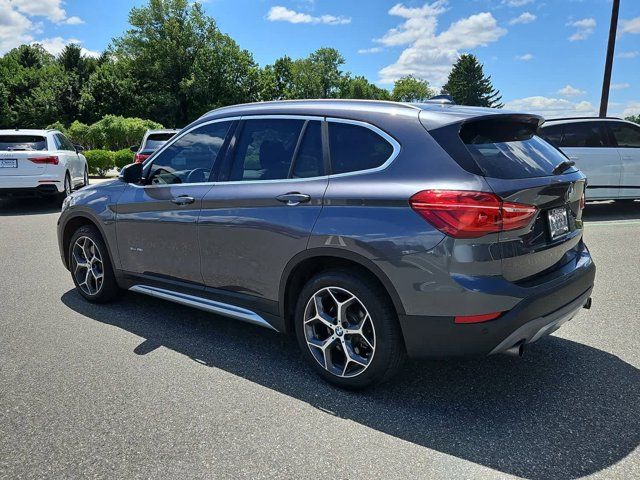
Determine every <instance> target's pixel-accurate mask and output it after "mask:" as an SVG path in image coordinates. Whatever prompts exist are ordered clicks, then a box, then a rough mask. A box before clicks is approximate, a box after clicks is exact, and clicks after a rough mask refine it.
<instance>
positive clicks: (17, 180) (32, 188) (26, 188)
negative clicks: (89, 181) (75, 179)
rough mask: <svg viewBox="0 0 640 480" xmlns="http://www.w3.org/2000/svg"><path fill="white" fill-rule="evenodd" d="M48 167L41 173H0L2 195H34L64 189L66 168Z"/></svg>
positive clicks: (57, 191) (53, 192)
mask: <svg viewBox="0 0 640 480" xmlns="http://www.w3.org/2000/svg"><path fill="white" fill-rule="evenodd" d="M47 167H48V168H47V171H46V172H45V173H44V174H40V175H6V176H5V175H0V195H2V196H33V195H47V194H55V193H60V192H62V191H64V172H65V171H64V168H63V169H60V172H57V171H56V170H58V169H57V167H55V166H53V165H48V166H47ZM54 168H55V169H56V170H54Z"/></svg>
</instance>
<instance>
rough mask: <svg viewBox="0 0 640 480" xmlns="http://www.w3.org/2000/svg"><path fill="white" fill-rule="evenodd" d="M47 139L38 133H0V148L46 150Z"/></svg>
mask: <svg viewBox="0 0 640 480" xmlns="http://www.w3.org/2000/svg"><path fill="white" fill-rule="evenodd" d="M46 149H47V141H46V139H45V138H44V137H41V136H38V135H0V150H4V151H7V150H9V151H15V150H46Z"/></svg>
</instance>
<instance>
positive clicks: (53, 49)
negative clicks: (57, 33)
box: [31, 37, 100, 57]
mask: <svg viewBox="0 0 640 480" xmlns="http://www.w3.org/2000/svg"><path fill="white" fill-rule="evenodd" d="M31 43H34V44H35V43H39V44H40V45H42V47H43V48H44V49H45V50H46V51H47V52H49V53H50V54H52V55H59V54H60V52H62V50H63V49H64V47H65V46H66V45H68V44H70V43H76V44H81V43H82V40H78V39H77V38H66V39H65V38H62V37H52V38H43V39H42V40H38V41H36V42H31ZM80 50H81V51H82V54H83V55H86V56H88V57H99V56H100V52H96V51H94V50H87V49H86V48H84V47H81V48H80Z"/></svg>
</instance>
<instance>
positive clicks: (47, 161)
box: [29, 155, 60, 165]
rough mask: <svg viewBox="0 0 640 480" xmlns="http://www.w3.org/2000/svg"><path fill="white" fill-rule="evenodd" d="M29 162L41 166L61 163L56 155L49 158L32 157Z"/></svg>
mask: <svg viewBox="0 0 640 480" xmlns="http://www.w3.org/2000/svg"><path fill="white" fill-rule="evenodd" d="M29 161H31V162H33V163H37V164H39V165H58V163H60V160H59V159H58V157H56V156H55V155H51V156H48V157H31V158H29Z"/></svg>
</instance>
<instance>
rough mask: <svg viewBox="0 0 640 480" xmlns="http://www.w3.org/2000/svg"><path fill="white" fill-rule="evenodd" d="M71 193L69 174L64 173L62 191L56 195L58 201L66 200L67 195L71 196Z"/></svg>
mask: <svg viewBox="0 0 640 480" xmlns="http://www.w3.org/2000/svg"><path fill="white" fill-rule="evenodd" d="M71 191H72V187H71V177H70V176H69V172H67V173H65V175H64V184H63V190H62V192H60V193H59V194H58V199H59V200H60V201H62V200H64V199H65V198H67V197H68V196H69V195H71Z"/></svg>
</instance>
